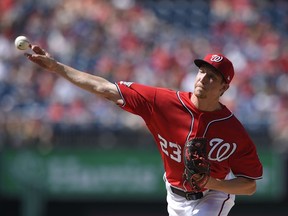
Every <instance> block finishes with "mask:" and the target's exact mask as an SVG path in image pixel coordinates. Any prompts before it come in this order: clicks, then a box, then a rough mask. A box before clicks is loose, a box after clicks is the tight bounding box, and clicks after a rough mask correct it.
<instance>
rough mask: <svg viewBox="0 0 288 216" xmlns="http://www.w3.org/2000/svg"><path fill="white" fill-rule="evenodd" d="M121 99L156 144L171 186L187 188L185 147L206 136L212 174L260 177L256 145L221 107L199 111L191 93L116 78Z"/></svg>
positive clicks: (229, 113) (219, 176)
mask: <svg viewBox="0 0 288 216" xmlns="http://www.w3.org/2000/svg"><path fill="white" fill-rule="evenodd" d="M116 86H117V88H118V91H119V93H120V95H121V97H122V99H123V101H124V104H123V105H122V106H121V107H122V109H124V110H126V111H128V112H131V113H133V114H136V115H139V116H141V117H142V118H143V120H144V121H145V123H146V125H147V127H148V129H149V130H150V132H151V133H152V135H153V136H154V139H155V141H156V143H157V146H158V148H159V151H160V153H161V157H162V160H163V164H164V169H165V172H166V179H167V180H168V181H169V182H170V184H172V185H173V186H175V187H178V188H183V189H188V190H189V189H191V188H190V187H189V185H185V183H184V181H183V177H182V175H183V172H184V163H183V155H182V154H183V151H182V150H183V147H184V145H185V143H186V142H187V141H188V140H190V139H192V138H195V137H206V138H207V139H208V144H207V146H206V151H207V155H208V159H209V161H210V162H211V176H212V177H214V178H219V179H227V178H228V177H229V174H231V172H232V173H233V174H234V175H235V176H242V177H246V178H250V179H255V180H256V179H261V178H262V172H263V171H262V164H261V162H260V160H259V158H258V155H257V152H256V147H255V145H254V143H253V142H252V140H251V139H250V137H249V135H248V134H247V132H246V130H245V129H244V127H243V126H242V124H241V123H240V122H239V121H238V120H237V118H236V117H235V116H234V115H233V114H232V113H231V112H230V111H229V110H228V109H227V107H226V106H224V105H222V109H221V110H217V111H213V112H205V111H200V110H198V109H197V108H196V107H195V106H194V105H193V103H192V102H191V100H190V98H191V95H192V93H191V92H180V91H174V90H170V89H166V88H157V87H151V86H145V85H141V84H137V83H131V82H123V81H121V82H118V83H117V84H116Z"/></svg>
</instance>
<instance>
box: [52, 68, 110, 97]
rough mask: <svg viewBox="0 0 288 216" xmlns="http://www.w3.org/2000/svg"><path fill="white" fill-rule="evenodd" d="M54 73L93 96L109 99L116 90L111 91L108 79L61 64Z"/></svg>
mask: <svg viewBox="0 0 288 216" xmlns="http://www.w3.org/2000/svg"><path fill="white" fill-rule="evenodd" d="M53 71H54V72H55V73H56V74H58V75H60V76H62V77H63V78H65V79H66V80H68V81H70V82H71V83H73V84H75V85H77V86H78V87H80V88H82V89H84V90H87V91H89V92H91V93H93V94H98V95H100V96H103V97H105V96H106V97H108V96H109V94H111V91H112V90H115V89H114V88H112V89H111V84H112V83H110V82H109V81H107V80H106V79H104V78H102V77H99V76H94V75H91V74H89V73H85V72H82V71H79V70H76V69H74V68H72V67H70V66H67V65H65V64H62V63H60V62H57V65H56V66H55V68H54V69H53ZM112 85H114V84H112ZM109 86H110V87H109Z"/></svg>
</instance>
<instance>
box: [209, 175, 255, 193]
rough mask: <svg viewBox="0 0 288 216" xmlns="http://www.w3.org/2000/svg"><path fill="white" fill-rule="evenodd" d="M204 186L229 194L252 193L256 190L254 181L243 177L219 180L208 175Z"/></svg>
mask: <svg viewBox="0 0 288 216" xmlns="http://www.w3.org/2000/svg"><path fill="white" fill-rule="evenodd" d="M205 187H206V188H208V189H211V190H218V191H222V192H225V193H229V194H236V195H252V194H254V193H255V191H256V181H255V180H253V179H248V178H244V177H237V178H234V179H230V180H221V179H215V178H213V177H210V179H209V181H208V183H207V184H206V186H205Z"/></svg>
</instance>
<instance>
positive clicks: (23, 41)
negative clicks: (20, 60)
mask: <svg viewBox="0 0 288 216" xmlns="http://www.w3.org/2000/svg"><path fill="white" fill-rule="evenodd" d="M29 45H30V42H29V40H28V38H27V37H25V36H18V37H17V38H16V39H15V46H16V48H17V49H19V50H26V49H28V47H29Z"/></svg>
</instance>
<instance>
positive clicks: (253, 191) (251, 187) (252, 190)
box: [247, 181, 257, 196]
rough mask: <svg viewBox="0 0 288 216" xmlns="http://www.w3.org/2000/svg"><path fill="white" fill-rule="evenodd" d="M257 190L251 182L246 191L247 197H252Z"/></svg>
mask: <svg viewBox="0 0 288 216" xmlns="http://www.w3.org/2000/svg"><path fill="white" fill-rule="evenodd" d="M256 189H257V185H256V182H255V181H253V182H252V183H251V185H250V187H249V189H248V190H247V195H249V196H252V195H253V194H255V192H256Z"/></svg>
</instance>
